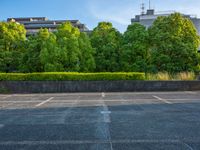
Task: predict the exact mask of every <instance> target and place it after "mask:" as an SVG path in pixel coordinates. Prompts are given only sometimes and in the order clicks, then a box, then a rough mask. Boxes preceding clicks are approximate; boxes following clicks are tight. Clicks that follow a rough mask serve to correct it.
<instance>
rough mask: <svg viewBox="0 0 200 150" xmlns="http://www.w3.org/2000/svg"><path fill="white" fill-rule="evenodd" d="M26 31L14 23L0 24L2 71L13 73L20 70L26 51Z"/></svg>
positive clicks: (0, 69)
mask: <svg viewBox="0 0 200 150" xmlns="http://www.w3.org/2000/svg"><path fill="white" fill-rule="evenodd" d="M25 40H26V30H25V28H24V26H23V25H20V24H17V23H14V22H7V23H5V22H0V71H1V72H13V71H17V70H18V69H19V68H18V66H19V63H20V59H21V54H22V52H23V50H24V42H25Z"/></svg>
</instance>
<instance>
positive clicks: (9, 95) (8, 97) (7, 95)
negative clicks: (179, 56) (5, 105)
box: [2, 95, 12, 99]
mask: <svg viewBox="0 0 200 150" xmlns="http://www.w3.org/2000/svg"><path fill="white" fill-rule="evenodd" d="M9 97H12V95H7V96H5V97H3V98H2V99H6V98H9Z"/></svg>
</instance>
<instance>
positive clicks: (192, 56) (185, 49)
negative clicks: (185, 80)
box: [149, 13, 199, 72]
mask: <svg viewBox="0 0 200 150" xmlns="http://www.w3.org/2000/svg"><path fill="white" fill-rule="evenodd" d="M149 40H150V44H151V50H152V54H151V55H152V64H153V65H154V66H155V68H156V69H157V71H167V72H181V71H193V70H195V68H196V67H197V66H198V64H199V56H198V53H197V50H198V47H199V35H198V33H197V31H196V29H195V27H194V25H193V24H192V22H191V21H190V20H189V19H187V18H185V17H183V16H182V15H181V14H179V13H175V14H172V15H170V16H168V17H159V18H158V19H157V20H156V21H155V22H154V24H153V26H152V27H150V29H149Z"/></svg>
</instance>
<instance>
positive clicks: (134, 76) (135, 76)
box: [0, 72, 145, 81]
mask: <svg viewBox="0 0 200 150" xmlns="http://www.w3.org/2000/svg"><path fill="white" fill-rule="evenodd" d="M101 80H108V81H113V80H145V74H144V73H138V72H128V73H126V72H125V73H123V72H118V73H109V72H106V73H76V72H74V73H71V72H70V73H68V72H51V73H48V72H45V73H26V74H25V73H0V81H101Z"/></svg>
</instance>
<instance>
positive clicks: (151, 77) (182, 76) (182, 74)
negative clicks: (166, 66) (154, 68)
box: [146, 72, 196, 81]
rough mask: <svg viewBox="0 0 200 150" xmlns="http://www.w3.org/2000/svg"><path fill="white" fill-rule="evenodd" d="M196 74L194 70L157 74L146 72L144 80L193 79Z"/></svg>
mask: <svg viewBox="0 0 200 150" xmlns="http://www.w3.org/2000/svg"><path fill="white" fill-rule="evenodd" d="M195 79H196V76H195V73H194V72H180V73H176V74H170V73H168V72H159V73H157V74H149V73H148V74H146V80H160V81H168V80H195Z"/></svg>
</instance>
